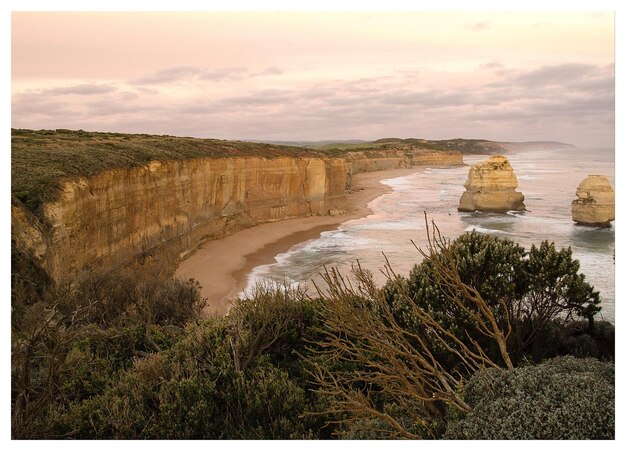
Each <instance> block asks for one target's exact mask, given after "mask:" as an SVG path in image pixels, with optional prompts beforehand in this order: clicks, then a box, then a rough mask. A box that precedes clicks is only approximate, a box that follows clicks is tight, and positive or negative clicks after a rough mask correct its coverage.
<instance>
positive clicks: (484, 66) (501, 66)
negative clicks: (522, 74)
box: [478, 61, 504, 69]
mask: <svg viewBox="0 0 626 451" xmlns="http://www.w3.org/2000/svg"><path fill="white" fill-rule="evenodd" d="M478 68H479V69H504V64H501V63H498V62H497V61H491V62H489V63H483V64H481V65H480V66H478Z"/></svg>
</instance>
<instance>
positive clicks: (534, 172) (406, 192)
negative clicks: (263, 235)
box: [247, 149, 615, 322]
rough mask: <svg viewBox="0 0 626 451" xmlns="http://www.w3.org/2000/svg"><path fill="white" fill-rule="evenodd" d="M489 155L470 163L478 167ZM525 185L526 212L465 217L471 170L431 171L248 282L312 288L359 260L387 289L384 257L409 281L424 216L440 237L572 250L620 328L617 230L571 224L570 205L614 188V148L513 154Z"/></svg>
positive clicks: (398, 183) (395, 183) (403, 181)
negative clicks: (472, 236) (602, 183)
mask: <svg viewBox="0 0 626 451" xmlns="http://www.w3.org/2000/svg"><path fill="white" fill-rule="evenodd" d="M487 157H488V156H486V155H472V156H465V157H464V161H465V163H467V164H472V163H475V162H477V161H481V160H484V159H485V158H487ZM507 157H508V158H509V161H510V162H511V165H512V166H513V170H514V171H515V174H516V175H517V178H518V181H519V187H518V191H521V192H522V193H523V194H524V196H525V197H526V199H525V204H526V208H527V211H525V212H508V213H506V214H492V213H460V212H458V211H457V206H458V202H459V199H460V197H461V194H462V193H463V191H464V188H463V184H464V183H465V181H466V179H467V173H468V167H457V168H427V169H423V170H420V171H419V172H417V173H415V174H412V175H409V176H404V177H399V178H393V179H388V180H383V182H382V183H384V184H386V185H389V186H391V187H392V188H393V192H391V193H388V194H385V195H383V196H381V197H379V198H377V199H375V200H373V201H372V202H370V204H369V206H370V208H371V210H372V212H373V213H372V214H371V215H369V216H367V217H365V218H361V219H356V220H352V221H348V222H345V223H343V224H342V225H341V226H339V227H338V228H337V229H336V230H332V231H328V232H323V233H322V235H321V236H320V237H319V238H317V239H313V240H310V241H307V242H304V243H300V244H298V245H295V246H293V247H292V248H291V249H289V251H287V252H285V253H282V254H279V255H277V256H276V258H275V260H276V261H275V263H272V264H269V265H263V266H259V267H256V268H254V270H253V271H252V273H251V274H250V275H249V277H248V288H247V290H249V289H250V288H251V287H252V286H253V285H254V284H255V283H257V282H259V281H268V280H269V281H274V282H279V283H289V284H303V283H304V284H307V286H309V287H311V286H312V284H311V280H315V281H317V282H319V281H320V277H319V273H320V271H322V269H323V266H324V265H326V266H335V267H338V268H339V269H340V270H341V271H342V272H344V273H348V272H349V271H350V268H351V266H352V264H353V263H355V262H356V261H357V260H358V261H359V262H360V264H361V266H362V267H364V268H367V269H370V270H371V271H372V272H373V273H374V277H375V280H376V281H377V282H378V283H379V284H381V285H382V284H384V282H385V278H384V276H383V274H382V273H381V272H380V271H379V269H381V268H382V267H383V265H384V264H385V259H384V256H383V253H384V254H385V255H386V256H387V258H388V259H389V261H390V263H391V265H392V267H393V268H394V270H395V271H396V272H397V273H399V274H408V272H409V271H410V269H411V268H412V267H413V266H414V265H415V264H416V263H419V261H421V256H420V255H419V253H418V252H417V250H416V249H415V248H414V247H413V245H412V244H411V240H413V241H414V242H415V243H416V245H417V246H420V247H425V244H426V229H425V223H424V213H423V212H424V211H426V212H427V214H428V217H429V219H432V220H434V221H435V223H436V224H437V226H438V227H439V229H440V230H441V232H442V234H443V235H444V236H446V237H448V238H455V237H457V236H459V235H461V234H463V233H464V232H466V231H471V230H473V229H475V230H477V231H479V232H482V233H489V234H493V235H496V236H500V237H506V238H510V239H512V240H514V241H517V242H518V243H520V244H521V245H522V246H524V247H525V248H527V249H529V248H530V246H531V244H537V245H538V244H539V243H541V242H542V241H543V240H549V241H553V242H554V243H555V245H556V246H557V247H558V248H562V247H571V248H572V252H573V256H574V258H576V259H577V260H579V261H580V267H581V269H580V271H581V272H582V273H583V274H585V275H586V277H587V281H588V282H589V283H591V284H592V285H593V286H594V287H595V289H596V290H598V291H599V292H600V297H601V300H602V312H601V313H600V316H601V317H602V318H603V319H605V320H608V321H611V322H614V321H615V309H614V307H615V260H614V255H615V254H614V252H615V229H614V224H612V225H611V227H609V228H595V227H583V226H578V225H575V224H574V223H573V222H572V220H571V202H572V200H574V199H575V197H576V194H575V193H576V188H577V187H578V184H579V183H580V182H581V181H582V180H583V179H584V178H585V177H586V176H587V175H589V174H602V175H606V176H607V177H608V178H609V180H610V181H611V183H612V184H613V186H615V152H614V150H613V149H568V150H558V151H557V150H549V151H548V150H533V151H519V152H515V153H509V154H507Z"/></svg>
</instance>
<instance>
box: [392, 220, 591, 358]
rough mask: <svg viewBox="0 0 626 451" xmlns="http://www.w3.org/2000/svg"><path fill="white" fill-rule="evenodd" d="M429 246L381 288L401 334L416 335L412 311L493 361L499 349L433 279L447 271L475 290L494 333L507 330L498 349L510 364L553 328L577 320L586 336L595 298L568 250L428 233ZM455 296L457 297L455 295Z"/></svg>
mask: <svg viewBox="0 0 626 451" xmlns="http://www.w3.org/2000/svg"><path fill="white" fill-rule="evenodd" d="M432 240H433V243H434V245H435V246H436V247H438V250H437V252H434V253H430V254H429V255H425V259H424V261H423V262H422V263H420V264H419V265H416V266H415V267H414V268H413V269H412V270H411V273H410V275H409V277H408V278H403V277H398V278H395V279H394V280H390V281H389V282H388V283H387V285H386V287H385V292H386V297H387V300H388V302H389V304H390V305H391V306H392V308H393V309H394V311H395V312H396V317H397V319H398V321H400V322H401V324H403V327H406V328H408V329H411V330H417V329H419V328H420V319H419V317H416V316H415V314H414V312H412V309H411V305H412V304H415V305H417V306H418V307H419V308H420V309H423V310H424V311H427V312H429V314H431V315H432V316H433V318H434V319H435V320H436V321H437V322H439V323H440V324H442V325H443V326H444V327H445V328H447V329H448V330H451V331H453V332H454V333H455V335H456V336H457V337H458V338H459V339H461V340H463V341H465V342H466V343H469V341H468V336H470V337H473V339H476V340H478V342H479V343H480V344H481V345H483V346H484V347H485V350H486V351H487V352H488V355H489V356H490V357H491V358H496V359H497V358H499V357H498V354H499V353H500V351H499V349H498V348H497V347H494V346H493V343H492V344H491V345H490V344H489V340H488V338H486V337H484V334H483V333H482V332H481V329H482V326H481V325H480V324H478V323H477V322H476V319H475V317H473V314H472V311H471V310H467V309H465V308H464V307H463V305H464V302H461V303H455V302H450V300H451V298H452V297H454V296H456V295H457V294H456V293H453V292H452V291H454V290H455V287H454V286H450V285H449V284H448V282H446V281H444V280H442V279H441V277H439V275H438V274H440V273H441V271H442V270H454V272H456V273H457V274H458V281H457V282H458V283H460V284H463V285H466V286H468V287H471V289H473V290H476V293H477V294H478V295H479V296H480V297H481V298H482V299H483V300H484V301H485V305H486V307H488V308H489V310H490V311H492V312H493V315H494V318H495V319H496V321H497V323H498V325H499V327H501V328H502V329H506V330H510V332H508V333H507V339H506V341H507V343H506V344H507V348H508V352H509V355H510V357H511V359H512V360H513V361H514V362H519V361H521V360H522V359H523V358H524V356H525V355H528V354H532V349H533V348H534V347H535V348H536V347H537V346H541V345H542V343H536V341H537V338H538V336H541V335H542V334H543V332H544V331H545V329H546V328H548V327H549V326H550V323H552V322H554V321H559V322H561V323H562V324H568V323H570V322H573V321H576V320H580V319H583V320H585V321H586V324H587V329H588V330H589V332H591V331H592V330H593V325H594V316H595V315H596V314H597V313H598V312H599V311H600V306H599V304H600V299H599V294H598V292H596V291H594V290H593V287H592V286H591V285H589V284H588V283H587V282H586V281H585V276H584V275H583V274H580V273H579V272H578V271H579V269H580V264H579V262H578V261H577V260H574V259H572V251H571V249H569V248H568V249H561V250H560V251H557V250H556V248H555V246H554V243H548V242H545V241H544V242H543V243H541V245H540V246H539V247H536V246H534V245H533V246H532V247H531V249H530V250H529V251H526V250H525V249H524V248H523V247H521V246H520V245H518V244H517V243H514V242H513V241H511V240H508V239H502V238H498V237H496V236H492V235H485V234H481V233H478V232H476V231H473V232H470V233H465V234H463V235H461V236H460V237H458V238H457V239H456V240H454V241H453V242H451V243H447V242H446V240H445V239H444V238H442V237H441V236H440V235H438V230H436V228H435V230H434V231H433V237H432ZM444 249H445V252H443V250H444ZM458 296H461V297H463V296H465V295H464V294H463V293H461V292H460V291H459V292H458ZM579 324H580V323H579ZM444 352H445V351H444ZM441 358H442V360H446V357H445V356H441Z"/></svg>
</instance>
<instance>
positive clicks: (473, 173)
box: [458, 155, 526, 212]
mask: <svg viewBox="0 0 626 451" xmlns="http://www.w3.org/2000/svg"><path fill="white" fill-rule="evenodd" d="M464 186H465V192H464V193H463V195H462V196H461V200H460V202H459V207H458V210H459V211H488V212H506V211H509V210H517V211H522V210H525V209H526V206H525V205H524V195H523V194H522V193H520V192H517V191H515V188H517V177H516V176H515V173H514V172H513V168H512V167H511V164H510V163H509V160H508V159H507V158H506V157H504V156H502V155H496V156H494V157H491V158H488V159H487V160H485V161H481V162H480V163H476V164H473V165H472V167H471V168H470V170H469V174H468V176H467V181H466V182H465V185H464Z"/></svg>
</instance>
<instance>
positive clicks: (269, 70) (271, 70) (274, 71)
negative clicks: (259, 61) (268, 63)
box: [250, 67, 285, 77]
mask: <svg viewBox="0 0 626 451" xmlns="http://www.w3.org/2000/svg"><path fill="white" fill-rule="evenodd" d="M284 73H285V71H284V69H281V68H280V67H266V68H265V69H263V70H262V71H259V72H254V73H252V74H250V76H252V77H264V76H266V75H282V74H284Z"/></svg>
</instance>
